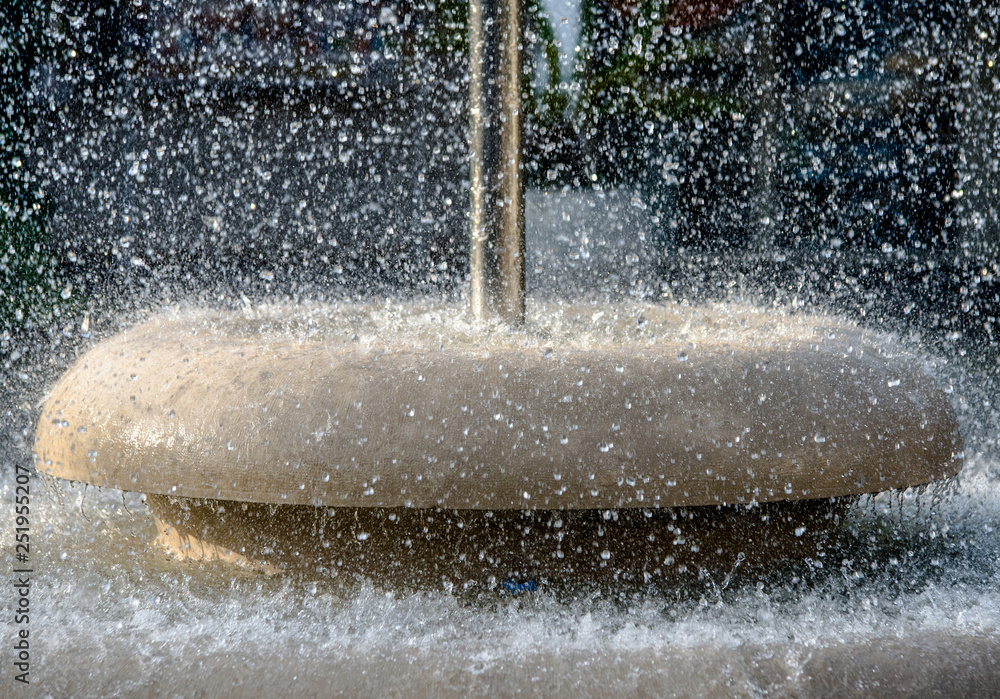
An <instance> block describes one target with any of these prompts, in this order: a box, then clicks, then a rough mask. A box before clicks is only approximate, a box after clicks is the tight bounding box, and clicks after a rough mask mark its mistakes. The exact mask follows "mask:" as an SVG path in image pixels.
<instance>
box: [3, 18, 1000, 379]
mask: <svg viewBox="0 0 1000 699" xmlns="http://www.w3.org/2000/svg"><path fill="white" fill-rule="evenodd" d="M523 10H524V14H525V26H526V31H525V36H524V44H523V46H524V51H525V55H526V57H527V59H528V60H526V66H527V69H526V72H525V75H524V94H525V106H526V110H527V111H528V114H527V133H526V143H527V146H526V153H525V169H526V171H527V174H528V178H529V193H528V222H527V226H528V254H529V258H530V259H529V286H530V287H531V288H533V289H534V290H535V291H536V292H539V293H564V294H566V295H570V296H572V295H579V294H588V293H590V294H593V293H595V289H597V290H598V292H599V293H602V294H605V295H616V294H617V295H621V294H631V295H638V296H645V297H652V298H659V297H663V296H666V297H671V298H675V299H681V300H683V299H689V300H692V301H697V300H705V299H715V298H726V297H732V296H733V295H737V296H740V297H742V298H748V299H750V300H752V301H754V302H756V303H781V304H784V305H788V306H809V307H811V308H817V307H818V308H825V309H834V310H836V311H838V312H845V313H849V314H852V315H853V316H855V317H856V318H861V319H865V320H867V321H873V322H876V323H878V324H879V325H880V326H883V327H890V328H895V329H898V328H903V329H913V328H917V329H919V330H920V331H921V332H926V333H927V337H928V338H930V340H931V341H932V342H934V343H937V344H945V345H949V346H950V345H958V346H961V347H976V348H978V350H985V351H987V357H988V358H989V357H995V356H996V339H995V329H994V326H995V323H996V314H997V307H998V286H997V283H996V275H997V274H998V269H997V261H998V244H1000V223H998V213H997V209H998V201H1000V198H998V194H997V190H998V186H1000V175H998V167H1000V165H998V148H1000V135H998V128H1000V127H998V119H997V114H998V113H1000V68H998V67H997V65H996V61H997V60H998V58H997V55H998V54H997V48H998V47H997V41H998V40H997V32H996V27H997V26H998V22H1000V16H998V8H997V5H996V3H991V2H986V1H985V0H967V1H963V2H959V1H957V0H956V1H953V2H952V1H946V2H923V1H918V0H898V1H890V0H863V1H862V0H849V1H834V0H808V1H798V0H796V1H795V2H791V1H788V2H786V1H783V0H780V1H779V0H766V1H765V0H762V1H760V2H740V1H739V0H725V1H721V0H715V1H710V0H662V1H658V0H642V1H641V2H631V0H630V1H629V2H623V1H620V0H614V2H611V1H610V0H609V1H608V2H605V0H530V1H529V2H526V5H525V7H524V8H523ZM2 12H3V15H4V17H3V22H2V24H3V32H4V33H3V37H2V40H0V41H2V43H0V50H2V56H3V63H2V66H3V69H2V73H0V80H2V90H0V92H2V98H0V99H2V100H3V109H2V110H0V111H2V116H0V120H2V123H0V129H2V131H0V194H2V197H3V218H2V220H0V243H2V245H3V248H4V251H3V257H2V258H0V259H2V267H0V269H2V271H3V273H2V277H0V279H2V281H0V294H2V297H0V323H2V324H3V335H2V336H0V337H2V339H0V346H2V350H0V351H2V352H3V356H4V357H5V358H6V359H5V361H6V362H7V367H8V369H10V363H9V362H10V360H9V358H10V357H11V355H12V354H14V353H21V350H18V349H17V347H18V346H19V342H18V341H17V340H16V338H17V337H21V336H22V335H23V334H24V333H29V334H30V333H37V332H44V333H49V334H50V335H51V334H52V333H55V335H56V336H58V335H59V334H60V333H63V332H64V331H65V330H66V328H67V326H68V325H69V324H72V323H75V328H76V330H77V331H79V329H80V327H81V323H83V322H84V319H85V318H86V322H87V323H88V324H89V322H90V318H98V317H105V316H108V314H103V315H102V313H101V310H102V309H105V310H114V313H112V314H110V315H114V314H115V313H118V312H120V311H123V310H125V309H127V308H133V307H137V306H138V307H143V306H147V307H148V306H151V305H156V304H160V303H166V302H170V301H171V300H177V299H181V298H197V299H202V300H206V301H211V302H212V303H214V304H217V305H233V304H237V305H238V304H239V303H242V302H243V300H244V299H249V300H257V299H261V298H268V297H273V296H287V297H291V298H319V299H323V298H331V297H338V298H339V297H343V296H352V295H353V296H358V295H368V294H373V293H374V294H383V293H393V294H398V293H404V294H408V293H424V292H431V293H446V294H448V293H451V294H454V293H458V292H460V290H461V286H462V282H463V281H464V278H465V274H466V270H467V260H466V254H467V240H466V239H467V237H468V233H467V220H466V210H467V207H468V167H467V146H466V134H467V114H466V109H465V95H466V90H467V81H466V48H467V46H466V44H467V39H466V14H467V8H466V4H465V3H464V2H463V1H462V0H440V1H436V0H423V1H421V0H401V1H398V2H390V1H388V0H385V1H378V2H346V1H345V0H341V1H340V2H326V1H322V0H297V1H288V0H281V1H278V0H267V1H264V2H249V1H244V0H191V1H187V2H180V1H173V0H162V1H158V0H129V2H112V1H110V0H90V1H88V0H70V1H69V2H54V1H50V0H43V1H40V2H27V1H25V0H12V1H11V2H9V3H6V4H5V5H4V9H3V10H2ZM595 275H596V276H597V277H598V278H599V279H600V280H602V281H601V283H600V284H596V285H595V283H594V278H595ZM84 314H86V315H84ZM108 317H110V316H108ZM29 344H30V343H29Z"/></svg>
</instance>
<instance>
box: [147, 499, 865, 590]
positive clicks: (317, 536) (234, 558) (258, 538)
mask: <svg viewBox="0 0 1000 699" xmlns="http://www.w3.org/2000/svg"><path fill="white" fill-rule="evenodd" d="M147 504H148V505H149V508H150V511H151V512H152V513H153V515H154V517H155V518H156V520H157V527H158V532H159V539H160V542H161V543H162V544H165V545H166V547H167V549H168V550H169V551H171V552H172V553H173V554H175V555H177V556H179V557H181V558H188V559H193V560H222V561H229V562H233V563H239V564H242V565H250V566H252V567H257V568H261V569H263V570H265V571H268V572H276V571H278V570H308V571H311V572H317V571H320V572H326V573H329V574H332V575H348V576H355V577H364V578H367V579H370V580H372V581H374V582H376V583H380V584H384V585H388V586H391V587H408V586H411V585H416V586H423V585H436V584H440V583H441V582H442V581H448V582H450V583H452V584H455V585H461V584H464V583H467V582H470V581H472V582H476V583H479V584H485V583H488V582H489V581H490V579H491V578H492V580H493V582H495V583H497V582H503V581H506V580H512V581H539V580H548V581H555V580H580V579H586V580H590V581H600V580H605V581H610V580H618V581H624V582H638V583H644V582H649V581H651V580H654V579H657V578H669V577H673V576H677V575H683V574H684V573H686V572H697V571H699V570H702V569H705V570H709V571H712V572H721V573H726V572H732V571H733V570H735V569H736V568H739V567H741V566H742V567H743V568H750V567H756V566H759V565H763V564H768V563H774V562H777V561H783V560H789V559H795V558H804V557H807V556H813V557H815V556H822V555H823V550H824V547H826V546H829V545H830V544H831V543H832V540H831V537H835V536H836V534H835V533H836V531H837V529H838V526H837V525H838V524H839V519H840V516H841V515H842V514H843V513H844V512H845V511H846V510H847V508H848V506H849V504H850V501H849V499H834V500H802V501H793V502H778V503H765V504H763V505H758V506H756V507H753V508H745V507H740V506H730V507H693V508H671V509H637V508H631V509H622V510H618V511H611V510H567V511H562V512H559V511H555V512H553V511H538V510H536V511H521V510H498V511H495V512H491V511H483V510H443V509H428V510H418V509H413V508H388V509H380V508H360V509H357V508H317V507H310V506H308V505H278V506H274V505H265V504H260V503H239V502H220V501H203V500H191V499H187V498H171V497H169V496H165V495H150V496H148V497H147Z"/></svg>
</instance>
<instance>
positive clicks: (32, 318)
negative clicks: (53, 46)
mask: <svg viewBox="0 0 1000 699" xmlns="http://www.w3.org/2000/svg"><path fill="white" fill-rule="evenodd" d="M47 17H48V8H47V5H46V4H45V3H44V2H39V3H36V2H29V1H27V0H7V1H6V2H4V3H0V334H9V333H11V332H14V333H17V332H18V331H20V330H22V329H30V328H31V327H33V326H37V325H44V324H46V323H48V322H51V320H52V318H53V314H59V313H60V310H59V309H60V308H62V309H63V310H69V308H70V307H71V304H72V293H71V289H70V287H69V286H68V285H66V284H65V283H63V282H62V281H61V280H60V279H59V274H58V270H57V267H56V265H55V260H54V259H53V258H52V256H51V255H50V253H49V251H48V248H47V245H46V243H47V239H48V220H49V218H50V216H51V213H52V212H51V207H50V206H49V205H48V204H47V202H46V200H45V198H44V195H43V194H42V193H41V192H39V191H37V190H36V189H34V187H33V185H34V174H33V167H32V162H33V160H34V157H35V156H36V151H35V144H34V139H35V135H36V134H37V133H38V130H39V124H38V120H37V116H36V113H35V109H34V104H33V102H32V100H31V95H30V90H31V79H32V75H33V72H34V71H35V70H36V69H37V68H38V66H39V65H40V64H41V63H42V62H43V61H44V60H45V58H46V56H47V53H48V49H49V47H48V44H47V41H46V37H45V21H46V18H47Z"/></svg>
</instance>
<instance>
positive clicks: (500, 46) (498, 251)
mask: <svg viewBox="0 0 1000 699" xmlns="http://www.w3.org/2000/svg"><path fill="white" fill-rule="evenodd" d="M520 37H521V3H520V0H470V3H469V49H470V51H469V73H470V75H469V113H470V120H469V140H470V149H471V151H472V153H471V156H472V157H471V168H470V170H471V172H470V184H471V202H470V204H471V222H470V228H471V230H470V238H471V240H470V250H469V272H470V274H471V277H472V311H473V314H474V315H475V317H476V318H478V319H480V320H485V319H488V318H498V319H500V320H503V321H505V322H507V323H510V324H513V325H520V324H522V323H524V181H523V179H522V173H521V135H522V128H523V124H522V112H521V55H520V46H519V43H520Z"/></svg>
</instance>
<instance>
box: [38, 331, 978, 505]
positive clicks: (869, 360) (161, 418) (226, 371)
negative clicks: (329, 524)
mask: <svg viewBox="0 0 1000 699" xmlns="http://www.w3.org/2000/svg"><path fill="white" fill-rule="evenodd" d="M36 453H37V457H38V462H37V463H38V468H39V470H41V471H44V472H46V473H49V474H51V475H53V476H58V477H61V478H66V479H70V480H74V481H84V482H88V483H92V484H95V485H99V486H106V487H114V488H119V489H122V490H127V491H139V492H145V493H151V494H164V495H172V496H178V497H188V498H211V499H216V500H227V501H244V502H263V503H276V504H288V505H294V504H299V505H313V506H339V507H352V508H357V507H364V508H369V507H377V508H396V507H413V508H435V507H444V508H449V509H481V510H502V509H522V510H523V509H545V510H555V509H597V508H623V507H641V508H646V507H653V508H655V507H687V506H697V505H719V504H747V503H753V502H766V501H776V500H788V499H814V498H830V497H840V496H844V495H851V494H858V493H868V492H876V491H882V490H887V489H890V488H901V487H907V486H912V485H919V484H924V483H927V482H930V481H932V480H935V479H940V478H945V477H948V476H950V475H953V474H955V473H956V472H957V471H958V470H959V469H960V467H961V438H960V436H959V432H958V425H957V422H956V419H955V416H954V413H953V411H952V408H951V406H950V404H949V402H948V400H947V396H945V395H944V394H943V392H942V391H941V390H940V388H939V387H938V386H937V384H936V383H935V382H934V380H933V379H932V378H930V377H929V376H927V375H926V373H925V372H924V370H923V368H922V364H921V363H920V362H918V361H916V360H914V359H912V358H910V357H907V356H905V355H899V356H888V355H887V354H886V353H885V352H883V351H881V350H879V349H878V348H877V347H876V346H875V345H874V344H872V343H870V342H867V341H866V340H865V338H864V337H863V336H862V335H861V333H860V332H858V331H841V332H840V333H839V334H838V337H837V339H836V340H832V339H830V340H827V339H825V338H824V339H822V340H821V341H819V340H816V339H815V338H813V337H807V338H806V339H802V340H795V339H793V340H785V341H781V342H777V341H776V342H773V343H761V342H747V343H739V342H734V341H732V340H729V341H727V342H724V341H719V342H717V343H712V342H704V341H702V342H701V343H700V344H698V345H697V347H695V348H692V347H691V345H690V344H689V343H685V342H683V341H679V342H677V343H674V344H671V343H669V342H660V343H659V344H645V345H644V344H638V343H636V344H633V345H611V346H604V347H593V348H580V347H576V348H573V347H569V348H567V349H559V348H541V347H528V348H525V347H514V346H511V345H509V344H508V345H497V346H494V347H490V346H480V347H476V346H471V345H470V346H469V347H465V348H463V347H437V348H427V347H423V348H422V347H420V346H414V345H413V344H412V343H411V344H409V345H407V346H404V347H381V348H374V349H372V348H366V347H365V346H364V345H363V344H359V343H354V344H350V343H347V344H340V345H338V346H331V345H328V344H325V343H323V342H309V341H293V340H291V339H287V338H285V339H282V338H281V337H277V338H276V337H274V336H271V337H262V336H257V335H254V334H252V333H243V334H240V333H234V332H223V331H220V330H218V329H213V327H209V326H206V325H204V324H201V325H198V324H194V323H193V322H191V321H190V320H187V321H186V320H185V319H184V318H183V317H182V318H179V319H175V320H171V321H152V322H149V323H147V324H145V325H143V326H140V327H138V328H135V329H132V330H130V331H128V332H127V333H122V334H120V335H118V336H116V337H112V338H110V339H108V340H105V341H104V342H101V343H99V344H98V345H96V346H95V347H94V348H92V349H91V350H90V351H89V352H87V353H86V354H85V355H83V356H82V357H81V358H80V359H79V360H78V361H77V363H76V364H75V366H74V367H73V368H72V369H71V370H70V371H69V372H67V374H66V375H65V376H64V377H63V378H62V379H61V380H60V381H59V382H58V383H57V384H56V385H55V386H54V387H53V389H52V391H51V392H50V395H49V397H48V399H47V401H46V403H45V406H44V408H43V412H42V416H41V420H40V423H39V426H38V431H37V436H36Z"/></svg>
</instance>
